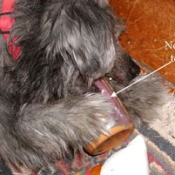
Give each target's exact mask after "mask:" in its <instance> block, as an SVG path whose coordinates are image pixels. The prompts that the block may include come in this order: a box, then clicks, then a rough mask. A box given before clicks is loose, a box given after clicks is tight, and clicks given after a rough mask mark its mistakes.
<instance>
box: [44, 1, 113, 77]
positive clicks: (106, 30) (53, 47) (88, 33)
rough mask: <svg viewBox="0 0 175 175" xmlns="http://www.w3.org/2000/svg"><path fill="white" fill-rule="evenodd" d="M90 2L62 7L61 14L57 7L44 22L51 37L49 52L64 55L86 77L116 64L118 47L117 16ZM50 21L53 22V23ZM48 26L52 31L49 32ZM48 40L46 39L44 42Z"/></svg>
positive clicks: (79, 2) (54, 54)
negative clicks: (114, 25) (114, 61)
mask: <svg viewBox="0 0 175 175" xmlns="http://www.w3.org/2000/svg"><path fill="white" fill-rule="evenodd" d="M92 2H93V3H94V4H91V3H89V2H88V1H76V2H75V3H66V5H64V6H62V9H61V11H60V14H58V9H56V8H54V10H55V11H54V12H53V13H52V14H55V16H54V17H52V18H51V19H49V18H48V17H46V18H45V19H49V20H48V25H47V26H46V24H47V23H46V22H44V26H45V27H44V28H46V31H47V33H45V34H43V35H42V36H41V37H42V38H44V37H45V36H47V37H48V38H49V42H48V45H47V47H46V49H45V50H46V55H48V56H49V58H51V59H52V58H54V57H56V55H58V54H59V55H61V56H62V58H63V60H64V62H65V64H67V66H68V65H71V66H74V68H75V69H77V70H78V71H79V72H80V73H81V75H82V76H87V77H91V78H94V79H96V78H99V77H100V76H102V75H104V74H105V73H107V72H108V71H109V70H110V69H111V68H112V65H113V59H114V57H115V46H114V41H113V32H114V29H113V24H114V17H113V15H112V13H111V11H109V10H104V9H103V8H101V7H100V6H97V5H96V3H95V2H94V1H92ZM49 23H50V24H49ZM48 27H50V31H49V33H48ZM42 43H45V42H42Z"/></svg>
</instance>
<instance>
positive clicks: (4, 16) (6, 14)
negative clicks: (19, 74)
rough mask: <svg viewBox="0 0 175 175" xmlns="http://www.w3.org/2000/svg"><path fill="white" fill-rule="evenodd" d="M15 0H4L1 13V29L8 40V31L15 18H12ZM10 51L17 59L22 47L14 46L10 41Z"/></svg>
mask: <svg viewBox="0 0 175 175" xmlns="http://www.w3.org/2000/svg"><path fill="white" fill-rule="evenodd" d="M13 4H14V0H2V9H1V15H0V31H1V32H2V33H5V34H4V39H5V40H7V39H8V37H9V34H8V31H10V30H11V28H12V26H13V24H14V19H13V18H12V15H11V14H10V12H12V11H13V8H14V6H13ZM8 48H9V51H10V52H11V54H12V55H13V57H14V58H15V59H17V58H18V55H19V52H20V49H19V48H16V47H14V46H13V42H12V41H11V42H9V45H8Z"/></svg>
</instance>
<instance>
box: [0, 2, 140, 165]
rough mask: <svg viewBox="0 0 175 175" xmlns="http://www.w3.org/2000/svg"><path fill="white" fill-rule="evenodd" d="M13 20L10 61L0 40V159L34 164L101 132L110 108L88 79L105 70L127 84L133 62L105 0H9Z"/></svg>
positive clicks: (135, 69) (133, 69)
mask: <svg viewBox="0 0 175 175" xmlns="http://www.w3.org/2000/svg"><path fill="white" fill-rule="evenodd" d="M14 18H15V25H14V26H13V29H12V31H11V36H10V38H17V41H16V43H13V44H14V45H16V46H20V47H21V53H20V56H19V58H18V60H17V61H12V59H11V56H10V54H9V52H8V49H7V46H6V45H5V44H6V43H4V42H1V44H0V45H1V46H0V47H1V52H0V54H1V55H0V57H1V65H0V66H1V69H0V140H1V146H0V157H1V159H3V160H4V161H5V162H6V163H13V164H16V165H23V166H27V167H30V168H35V167H39V166H45V165H47V163H48V162H50V161H53V160H55V159H60V158H64V156H66V154H69V153H70V152H72V150H73V152H76V151H78V150H79V149H80V148H81V147H83V146H86V145H87V144H88V143H89V142H91V141H92V140H93V139H95V138H96V137H98V136H99V133H101V132H104V131H105V130H104V125H105V122H106V119H107V117H108V116H109V115H111V111H112V109H113V106H112V105H111V104H110V103H109V101H108V99H107V98H106V97H104V96H103V95H101V94H99V93H93V92H92V82H93V80H95V79H98V78H100V77H102V76H104V75H105V74H106V73H109V74H110V75H111V76H114V77H115V78H116V80H117V82H118V83H120V84H127V83H128V82H129V81H130V80H131V79H132V78H134V77H135V76H136V75H137V74H138V73H139V68H138V66H137V65H135V63H134V62H133V61H132V60H131V58H130V57H129V56H128V55H127V54H126V53H125V51H124V50H123V49H122V48H121V47H120V45H119V43H118V41H117V39H118V36H119V34H120V33H121V31H122V30H123V25H122V22H121V20H120V19H118V18H116V17H115V16H114V14H113V13H112V11H111V9H110V8H109V5H108V3H107V1H105V0H16V2H15V10H14ZM1 40H3V38H2V36H1Z"/></svg>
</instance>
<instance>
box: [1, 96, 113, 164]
mask: <svg viewBox="0 0 175 175" xmlns="http://www.w3.org/2000/svg"><path fill="white" fill-rule="evenodd" d="M0 97H1V98H0V108H1V109H0V113H1V114H0V120H1V124H0V140H1V141H2V142H1V147H0V155H1V157H2V159H4V160H5V161H6V162H12V163H14V164H18V165H20V164H22V165H26V166H28V167H36V166H40V165H45V164H46V163H47V162H49V161H51V160H54V159H57V158H63V157H64V156H65V155H66V154H68V153H69V154H70V150H72V149H73V151H78V150H79V149H82V146H87V144H89V143H90V142H91V141H92V140H93V139H95V138H97V137H98V136H99V134H100V133H103V132H106V131H105V128H104V126H105V123H106V122H107V121H106V119H107V118H108V116H109V115H110V113H111V111H112V109H113V106H112V105H111V104H110V103H109V102H108V99H107V98H106V97H104V96H102V95H101V94H86V95H84V96H78V97H74V98H70V99H67V100H62V101H58V102H55V103H54V104H53V103H52V104H47V105H41V104H38V105H37V104H35V105H28V106H23V107H22V108H21V110H20V112H18V113H16V112H14V111H13V110H12V107H11V104H10V103H9V99H7V98H6V97H4V96H2V95H1V96H0Z"/></svg>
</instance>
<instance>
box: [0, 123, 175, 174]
mask: <svg viewBox="0 0 175 175" xmlns="http://www.w3.org/2000/svg"><path fill="white" fill-rule="evenodd" d="M141 128H142V129H141V130H139V131H138V130H135V132H134V133H133V134H132V136H131V137H130V138H129V139H128V140H126V141H125V142H124V143H123V144H122V145H121V146H120V147H117V148H115V149H113V150H111V151H109V152H107V153H105V154H102V155H100V156H95V157H91V156H89V155H87V154H86V153H85V152H82V153H81V154H79V155H76V156H75V158H74V159H72V158H68V159H67V160H61V161H59V162H55V163H52V164H50V166H49V167H47V168H43V169H38V170H35V171H31V170H24V169H20V170H19V169H17V168H15V167H11V170H10V169H9V168H7V167H6V166H2V165H1V166H0V175H75V174H77V173H79V174H78V175H88V171H89V170H90V169H91V168H92V167H94V166H95V165H98V164H100V163H103V162H104V161H105V160H106V159H107V157H109V156H110V155H112V154H113V153H114V152H116V151H117V150H119V149H121V148H123V147H126V146H127V144H128V143H129V142H130V141H131V140H133V139H134V138H135V137H136V135H138V134H142V135H143V136H144V137H145V141H146V144H147V149H148V159H149V167H150V175H175V147H174V146H173V145H172V144H171V143H170V142H168V141H167V140H166V138H164V137H162V136H161V135H160V134H159V133H158V132H157V131H155V130H154V129H151V128H150V126H149V124H148V123H144V124H143V126H142V127H141Z"/></svg>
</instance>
